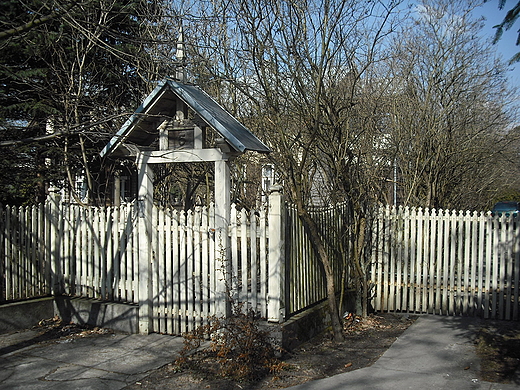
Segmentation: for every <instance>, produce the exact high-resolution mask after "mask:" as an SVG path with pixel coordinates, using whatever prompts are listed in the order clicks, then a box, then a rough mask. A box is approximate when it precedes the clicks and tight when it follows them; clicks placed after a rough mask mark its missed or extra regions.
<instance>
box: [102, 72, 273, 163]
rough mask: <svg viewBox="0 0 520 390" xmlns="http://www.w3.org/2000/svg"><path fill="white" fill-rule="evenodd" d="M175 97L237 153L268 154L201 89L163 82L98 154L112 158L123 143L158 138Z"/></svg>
mask: <svg viewBox="0 0 520 390" xmlns="http://www.w3.org/2000/svg"><path fill="white" fill-rule="evenodd" d="M176 97H178V98H180V99H181V100H182V101H183V102H184V103H186V104H187V105H188V106H189V107H190V108H191V109H192V110H193V111H194V112H195V113H196V114H197V115H198V116H199V117H200V118H201V119H202V120H203V121H204V122H205V123H206V125H208V126H210V127H212V128H213V129H215V130H216V131H217V132H219V133H220V134H221V135H222V137H224V139H225V140H226V141H227V142H228V143H229V144H230V146H231V147H232V148H233V149H235V150H236V151H238V152H240V153H244V152H245V151H247V150H250V151H256V152H260V153H268V152H270V151H271V150H270V149H269V148H268V147H267V146H266V145H265V144H264V143H263V142H262V141H260V140H259V139H258V138H257V137H256V136H255V135H254V134H253V133H251V132H250V131H249V130H248V129H247V128H246V127H245V126H244V125H242V124H241V123H240V122H239V121H238V120H236V119H235V118H234V117H233V116H232V115H231V114H229V113H228V112H227V111H226V110H225V109H224V108H223V107H222V106H220V105H219V104H218V103H217V102H216V101H215V100H214V99H213V98H211V97H210V96H209V95H208V94H207V93H205V92H204V91H203V90H202V89H200V88H199V87H197V86H195V85H189V84H181V83H178V82H175V81H172V80H166V81H163V82H161V83H160V84H159V85H158V86H157V87H156V88H155V89H154V90H153V91H152V93H151V94H150V95H148V97H147V98H146V99H145V100H144V102H143V104H142V105H141V106H140V107H139V108H138V109H137V110H136V111H135V112H134V114H133V115H132V116H131V117H130V118H129V119H128V120H127V121H126V122H125V124H124V125H123V126H122V127H121V129H119V131H118V132H117V133H116V135H115V136H114V137H112V139H111V140H110V141H109V143H108V144H107V145H106V146H105V147H104V148H103V150H102V151H101V156H106V155H109V154H111V153H112V152H114V151H115V150H116V149H117V148H118V147H119V146H120V145H121V144H123V143H128V144H135V145H139V146H150V145H151V144H152V143H153V142H154V141H155V139H156V138H157V135H158V130H157V127H158V125H159V123H160V121H161V120H163V119H164V117H174V116H175V113H176V105H175V100H176Z"/></svg>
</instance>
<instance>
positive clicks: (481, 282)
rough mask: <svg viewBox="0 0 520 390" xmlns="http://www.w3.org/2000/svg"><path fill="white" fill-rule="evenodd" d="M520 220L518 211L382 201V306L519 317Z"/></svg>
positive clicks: (376, 262)
mask: <svg viewBox="0 0 520 390" xmlns="http://www.w3.org/2000/svg"><path fill="white" fill-rule="evenodd" d="M519 222H520V221H519V217H518V216H517V215H511V216H506V215H502V216H497V217H493V216H491V215H490V214H489V213H483V212H482V213H478V212H469V211H466V212H462V211H447V210H428V209H424V210H423V209H421V208H418V209H414V208H403V207H399V208H395V207H393V208H390V207H385V208H381V209H380V212H379V215H378V217H377V224H376V226H377V228H376V230H375V231H374V232H373V236H374V246H373V252H372V259H373V261H372V283H373V294H374V300H373V302H374V306H375V309H376V310H379V311H400V312H411V313H432V314H443V315H469V316H481V317H483V318H498V319H506V320H509V319H513V320H517V319H518V309H519V291H520V290H519V276H520V247H519V244H520V240H519V239H520V237H519V233H520V225H519Z"/></svg>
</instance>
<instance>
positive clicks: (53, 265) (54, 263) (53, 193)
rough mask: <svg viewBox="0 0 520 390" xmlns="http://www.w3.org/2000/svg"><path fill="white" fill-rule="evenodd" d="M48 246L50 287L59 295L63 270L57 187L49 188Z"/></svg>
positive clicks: (54, 293) (59, 197)
mask: <svg viewBox="0 0 520 390" xmlns="http://www.w3.org/2000/svg"><path fill="white" fill-rule="evenodd" d="M48 200H49V206H50V209H49V215H48V218H49V222H50V225H49V228H50V231H49V233H50V237H49V247H50V251H49V253H50V255H51V256H50V259H49V265H50V278H51V279H50V281H51V283H50V287H51V294H52V295H61V294H62V293H63V289H62V277H63V270H62V267H61V250H60V249H61V232H60V230H61V229H60V223H61V221H60V219H61V218H60V201H61V196H60V192H59V190H58V189H57V188H55V187H51V188H49V196H48Z"/></svg>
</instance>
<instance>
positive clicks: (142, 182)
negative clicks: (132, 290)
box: [137, 154, 153, 334]
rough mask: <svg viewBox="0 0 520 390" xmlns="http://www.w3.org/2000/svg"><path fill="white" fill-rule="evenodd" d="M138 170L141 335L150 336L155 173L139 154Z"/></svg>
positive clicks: (144, 157) (145, 159)
mask: <svg viewBox="0 0 520 390" xmlns="http://www.w3.org/2000/svg"><path fill="white" fill-rule="evenodd" d="M137 168H138V186H139V192H138V199H137V217H138V232H139V233H138V237H139V254H138V255H139V259H138V263H139V265H138V269H139V284H138V289H139V293H138V301H139V333H141V334H148V333H150V332H151V331H152V329H151V324H152V321H151V316H152V299H153V297H152V286H151V283H152V275H151V274H152V206H153V171H152V167H151V165H150V164H148V163H147V158H146V156H144V155H143V154H139V157H138V158H137Z"/></svg>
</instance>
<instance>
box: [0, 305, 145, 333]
mask: <svg viewBox="0 0 520 390" xmlns="http://www.w3.org/2000/svg"><path fill="white" fill-rule="evenodd" d="M56 315H57V316H59V317H60V318H61V319H62V320H63V321H64V322H66V323H67V322H74V323H76V324H82V325H85V324H87V325H92V326H99V327H102V328H110V329H113V330H115V331H117V332H123V333H137V332H138V325H137V324H138V318H139V309H138V307H137V305H129V304H122V303H112V302H100V301H97V300H94V299H85V298H70V297H48V298H41V299H34V300H28V301H23V302H15V303H8V304H5V305H0V333H7V332H12V331H16V330H21V329H28V328H32V327H33V326H36V325H38V322H39V321H41V320H43V319H48V318H52V317H54V316H56Z"/></svg>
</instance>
